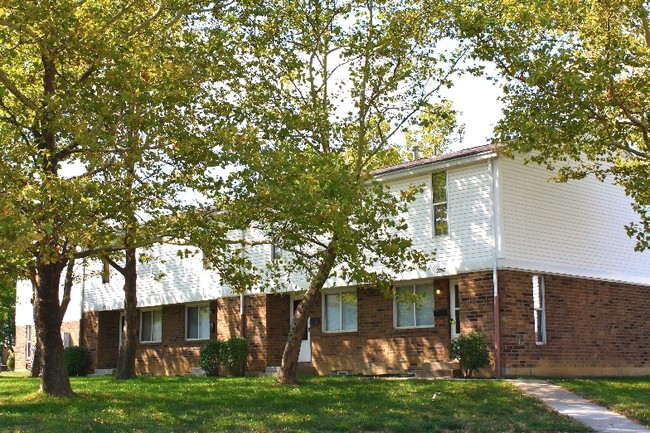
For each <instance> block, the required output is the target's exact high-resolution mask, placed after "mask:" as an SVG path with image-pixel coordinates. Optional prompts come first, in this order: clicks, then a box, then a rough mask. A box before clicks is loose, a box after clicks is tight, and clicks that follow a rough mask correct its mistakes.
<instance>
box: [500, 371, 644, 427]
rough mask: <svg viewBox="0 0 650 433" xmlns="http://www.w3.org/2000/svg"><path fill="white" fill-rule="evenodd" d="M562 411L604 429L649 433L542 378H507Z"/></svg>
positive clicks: (587, 423) (584, 422) (563, 413)
mask: <svg viewBox="0 0 650 433" xmlns="http://www.w3.org/2000/svg"><path fill="white" fill-rule="evenodd" d="M508 382H510V383H512V384H513V385H515V386H517V387H519V388H520V389H521V390H522V391H524V392H526V393H528V394H530V395H532V396H533V397H536V398H538V399H540V400H541V401H543V402H544V403H546V404H547V405H548V406H550V407H552V408H553V409H555V410H556V411H558V412H559V413H561V414H562V415H567V416H570V417H572V418H574V419H576V420H577V421H580V422H581V423H583V424H586V425H588V426H589V427H591V428H593V429H594V430H596V431H597V432H601V433H650V429H649V428H647V427H645V426H642V425H641V424H638V423H636V422H634V421H631V420H629V419H627V418H625V417H624V416H623V415H619V414H617V413H614V412H612V411H610V410H608V409H605V408H604V407H602V406H598V405H596V404H594V403H592V402H590V401H589V400H585V399H584V398H582V397H580V396H578V395H576V394H574V393H572V392H569V391H567V390H565V389H563V388H561V387H559V386H556V385H551V384H550V383H548V382H544V381H542V380H519V379H516V380H508Z"/></svg>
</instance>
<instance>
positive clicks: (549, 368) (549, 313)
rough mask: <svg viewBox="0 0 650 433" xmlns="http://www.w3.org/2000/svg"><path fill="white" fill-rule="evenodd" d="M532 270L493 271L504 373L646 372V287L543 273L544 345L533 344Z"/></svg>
mask: <svg viewBox="0 0 650 433" xmlns="http://www.w3.org/2000/svg"><path fill="white" fill-rule="evenodd" d="M532 275H533V274H532V273H526V272H514V271H500V272H499V292H500V299H501V330H502V336H501V340H502V352H503V357H502V362H503V367H504V373H505V374H506V375H507V376H517V375H537V376H595V375H608V376H609V375H648V374H650V315H648V299H650V287H648V286H636V285H625V284H618V283H609V282H602V281H593V280H586V279H577V278H568V277H561V276H553V275H545V276H544V282H545V289H546V296H545V300H546V344H543V345H538V344H536V343H535V332H534V318H533V305H532V288H531V285H532V283H531V279H532Z"/></svg>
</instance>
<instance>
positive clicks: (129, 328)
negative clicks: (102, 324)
mask: <svg viewBox="0 0 650 433" xmlns="http://www.w3.org/2000/svg"><path fill="white" fill-rule="evenodd" d="M123 271H124V272H123V275H124V318H125V322H126V327H125V329H124V330H123V332H124V335H123V336H122V346H121V347H120V352H119V354H118V357H117V371H116V372H115V378H116V379H134V378H135V377H136V375H135V352H136V350H137V348H138V330H139V317H138V310H137V303H138V297H137V293H136V290H137V278H138V274H137V258H136V249H135V248H129V249H127V250H126V263H125V265H124V268H123ZM120 332H122V330H120Z"/></svg>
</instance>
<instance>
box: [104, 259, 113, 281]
mask: <svg viewBox="0 0 650 433" xmlns="http://www.w3.org/2000/svg"><path fill="white" fill-rule="evenodd" d="M110 282H111V265H110V264H109V263H108V260H106V259H103V260H102V284H108V283H110Z"/></svg>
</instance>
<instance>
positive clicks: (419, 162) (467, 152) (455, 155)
mask: <svg viewBox="0 0 650 433" xmlns="http://www.w3.org/2000/svg"><path fill="white" fill-rule="evenodd" d="M502 147H504V146H503V145H502V144H486V145H483V146H476V147H470V148H468V149H462V150H458V151H456V152H449V153H445V154H442V155H438V156H434V157H431V158H422V159H416V160H415V161H407V162H403V163H401V164H397V165H391V166H390V167H382V168H378V169H376V170H373V171H372V172H371V174H372V175H374V176H378V175H383V174H388V173H394V172H398V171H403V170H410V169H413V168H416V167H423V166H427V165H433V164H437V163H439V162H444V161H451V160H454V159H460V158H464V157H468V156H473V155H479V154H482V153H490V152H494V151H496V150H498V149H500V148H502Z"/></svg>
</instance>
